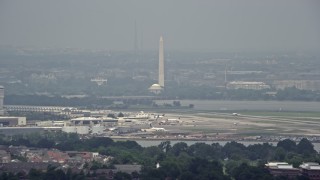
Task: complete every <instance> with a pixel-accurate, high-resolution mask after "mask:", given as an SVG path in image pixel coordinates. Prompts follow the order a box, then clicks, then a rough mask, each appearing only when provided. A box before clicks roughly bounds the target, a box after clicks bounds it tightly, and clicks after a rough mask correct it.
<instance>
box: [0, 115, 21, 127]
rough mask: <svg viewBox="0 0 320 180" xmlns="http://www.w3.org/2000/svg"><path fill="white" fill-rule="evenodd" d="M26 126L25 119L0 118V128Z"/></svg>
mask: <svg viewBox="0 0 320 180" xmlns="http://www.w3.org/2000/svg"><path fill="white" fill-rule="evenodd" d="M25 125H27V120H26V117H5V116H1V117H0V126H1V127H2V126H25Z"/></svg>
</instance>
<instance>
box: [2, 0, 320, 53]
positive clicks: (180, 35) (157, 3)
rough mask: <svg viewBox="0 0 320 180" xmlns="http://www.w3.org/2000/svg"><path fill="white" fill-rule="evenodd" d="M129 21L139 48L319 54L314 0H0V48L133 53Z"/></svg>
mask: <svg viewBox="0 0 320 180" xmlns="http://www.w3.org/2000/svg"><path fill="white" fill-rule="evenodd" d="M135 21H136V23H137V30H138V39H139V41H140V40H141V39H142V40H143V49H145V50H154V49H157V47H158V41H159V36H160V35H163V36H164V41H165V48H166V49H171V50H193V51H194V50H202V51H203V50H204V51H278V50H279V51H287V50H289V51H292V50H293V51H296V50H313V51H317V50H318V51H320V1H318V0H261V1H258V0H219V1H217V0H67V1H66V0H27V1H26V0H24V1H20V0H0V45H13V46H34V47H57V48H65V47H72V48H88V49H109V50H132V49H133V47H134V42H133V41H134V22H135ZM142 34H143V36H142ZM141 37H142V38H141ZM140 44H141V43H140V42H139V45H140Z"/></svg>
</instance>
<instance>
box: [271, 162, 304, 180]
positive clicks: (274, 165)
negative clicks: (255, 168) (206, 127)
mask: <svg viewBox="0 0 320 180" xmlns="http://www.w3.org/2000/svg"><path fill="white" fill-rule="evenodd" d="M265 166H266V167H267V168H268V170H269V172H270V174H272V175H273V176H287V177H288V178H289V179H294V178H295V177H296V176H298V175H299V174H300V171H299V169H298V168H294V167H293V166H292V165H291V164H288V163H286V162H268V164H266V165H265Z"/></svg>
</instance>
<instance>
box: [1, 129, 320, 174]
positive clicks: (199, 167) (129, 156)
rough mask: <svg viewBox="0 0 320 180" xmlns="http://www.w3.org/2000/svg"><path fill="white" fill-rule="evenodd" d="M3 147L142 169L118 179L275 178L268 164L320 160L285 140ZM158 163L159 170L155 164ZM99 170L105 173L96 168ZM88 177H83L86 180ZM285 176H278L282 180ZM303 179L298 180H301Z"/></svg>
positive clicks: (34, 138) (66, 138) (72, 140)
mask: <svg viewBox="0 0 320 180" xmlns="http://www.w3.org/2000/svg"><path fill="white" fill-rule="evenodd" d="M0 144H1V145H25V146H29V147H39V148H56V149H59V150H61V151H70V150H78V151H94V152H99V153H100V154H102V155H108V156H113V157H114V159H113V161H112V164H141V165H143V168H142V171H141V172H140V173H139V174H138V175H137V174H135V175H133V174H125V173H120V174H118V175H117V178H118V179H132V178H133V176H135V177H136V176H138V177H139V178H140V179H199V180H200V179H201V180H205V179H221V180H224V179H226V180H229V179H239V180H250V179H252V180H255V179H270V180H271V179H279V177H273V176H272V175H271V174H270V173H269V172H268V171H267V170H266V169H265V167H264V164H265V163H267V162H268V161H285V162H288V163H289V164H293V166H294V167H298V166H299V165H300V164H301V163H302V162H318V163H319V162H320V155H319V153H318V152H317V151H315V150H314V147H313V145H312V143H311V142H310V141H308V140H307V139H305V138H304V139H302V140H301V141H300V142H298V143H296V142H294V141H292V140H289V139H286V140H282V141H279V142H278V143H277V145H276V146H273V145H271V144H268V143H263V144H253V145H249V146H245V145H243V144H241V143H238V142H227V143H226V144H225V145H224V146H222V145H220V144H218V143H212V144H206V143H195V144H192V145H190V146H188V145H187V144H186V143H185V142H179V143H176V144H173V145H172V144H171V142H170V141H165V142H162V143H160V144H159V145H158V146H151V147H141V146H140V145H139V144H138V143H137V142H135V141H113V140H112V139H110V138H107V137H92V138H80V137H79V136H78V135H77V134H66V133H47V134H43V135H39V134H30V135H19V136H18V135H16V136H12V137H2V138H1V139H0ZM158 163H159V167H158V168H157V167H156V164H158ZM97 168H104V167H100V166H96V168H95V169H97ZM85 176H87V175H84V177H85ZM286 178H287V177H281V179H286ZM303 178H306V177H297V179H303Z"/></svg>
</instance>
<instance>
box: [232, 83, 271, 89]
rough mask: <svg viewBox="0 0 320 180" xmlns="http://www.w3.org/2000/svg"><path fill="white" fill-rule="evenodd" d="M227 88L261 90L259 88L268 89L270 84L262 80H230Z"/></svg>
mask: <svg viewBox="0 0 320 180" xmlns="http://www.w3.org/2000/svg"><path fill="white" fill-rule="evenodd" d="M227 88H228V89H251V90H261V89H269V88H270V86H269V85H267V84H266V83H264V82H246V81H232V82H229V83H228V84H227Z"/></svg>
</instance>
